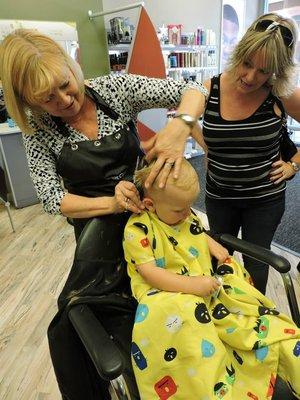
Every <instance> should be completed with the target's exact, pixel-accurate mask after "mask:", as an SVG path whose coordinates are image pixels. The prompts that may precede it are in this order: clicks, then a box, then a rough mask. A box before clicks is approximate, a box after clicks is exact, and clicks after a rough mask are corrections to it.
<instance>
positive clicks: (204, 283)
mask: <svg viewBox="0 0 300 400" xmlns="http://www.w3.org/2000/svg"><path fill="white" fill-rule="evenodd" d="M191 279H192V280H193V281H194V282H192V284H193V287H194V289H193V294H195V295H196V296H200V297H207V296H211V295H212V294H214V292H215V291H216V290H218V289H219V286H220V285H221V283H220V282H219V281H218V280H217V279H216V278H214V277H213V276H194V277H191Z"/></svg>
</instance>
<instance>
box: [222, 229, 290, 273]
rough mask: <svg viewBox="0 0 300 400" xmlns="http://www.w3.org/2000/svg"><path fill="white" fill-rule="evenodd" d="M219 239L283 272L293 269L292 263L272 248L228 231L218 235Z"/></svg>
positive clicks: (226, 244)
mask: <svg viewBox="0 0 300 400" xmlns="http://www.w3.org/2000/svg"><path fill="white" fill-rule="evenodd" d="M218 241H219V242H220V243H221V244H223V245H225V246H230V247H231V248H232V249H233V250H236V251H239V252H240V253H242V254H245V255H246V256H249V257H251V258H255V259H256V260H259V261H262V262H265V263H266V264H269V265H270V266H271V267H273V268H275V269H276V271H278V272H280V273H281V274H284V273H286V272H289V271H290V269H291V264H290V263H289V261H288V260H287V259H285V258H284V257H282V256H279V255H278V254H275V253H273V252H272V251H271V250H268V249H264V248H263V247H261V246H258V245H256V244H253V243H249V242H247V241H245V240H242V239H239V238H237V237H235V236H232V235H230V234H228V233H223V234H221V235H220V236H219V237H218Z"/></svg>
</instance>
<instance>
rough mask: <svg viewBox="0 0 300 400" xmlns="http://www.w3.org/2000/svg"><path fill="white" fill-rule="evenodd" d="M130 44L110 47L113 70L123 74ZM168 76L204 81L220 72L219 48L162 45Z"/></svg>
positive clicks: (177, 78)
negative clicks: (218, 62) (218, 63)
mask: <svg viewBox="0 0 300 400" xmlns="http://www.w3.org/2000/svg"><path fill="white" fill-rule="evenodd" d="M129 48H130V44H116V45H112V46H109V56H110V62H111V70H112V71H114V72H122V71H123V70H124V69H125V65H126V53H127V55H128V52H129ZM161 48H162V53H163V57H164V61H165V66H166V75H167V76H168V77H170V78H173V79H176V80H180V79H185V80H189V79H191V80H196V81H200V82H202V81H204V80H206V79H209V78H210V77H212V76H213V75H215V74H216V73H217V72H218V65H217V59H218V57H217V46H214V45H199V46H197V45H172V44H170V45H162V46H161Z"/></svg>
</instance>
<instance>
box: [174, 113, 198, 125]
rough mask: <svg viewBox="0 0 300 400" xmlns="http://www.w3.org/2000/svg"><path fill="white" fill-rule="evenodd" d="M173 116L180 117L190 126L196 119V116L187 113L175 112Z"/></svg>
mask: <svg viewBox="0 0 300 400" xmlns="http://www.w3.org/2000/svg"><path fill="white" fill-rule="evenodd" d="M175 118H179V119H181V120H182V121H183V122H184V123H185V124H186V125H187V126H189V127H190V128H193V127H194V125H195V124H196V122H197V121H198V118H195V117H192V116H191V115H189V114H176V115H175Z"/></svg>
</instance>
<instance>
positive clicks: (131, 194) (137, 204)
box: [113, 181, 145, 214]
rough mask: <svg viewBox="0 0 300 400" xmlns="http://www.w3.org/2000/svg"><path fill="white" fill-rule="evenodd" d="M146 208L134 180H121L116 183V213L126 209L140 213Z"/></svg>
mask: <svg viewBox="0 0 300 400" xmlns="http://www.w3.org/2000/svg"><path fill="white" fill-rule="evenodd" d="M144 208H145V207H144V205H143V203H142V202H141V200H140V196H139V192H138V190H137V188H136V187H135V185H134V184H133V183H132V182H129V181H121V182H119V183H118V184H117V185H116V187H115V195H114V210H113V212H114V213H115V214H118V213H122V212H126V211H132V212H133V213H136V214H139V213H140V212H141V211H142V210H143V209H144Z"/></svg>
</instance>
